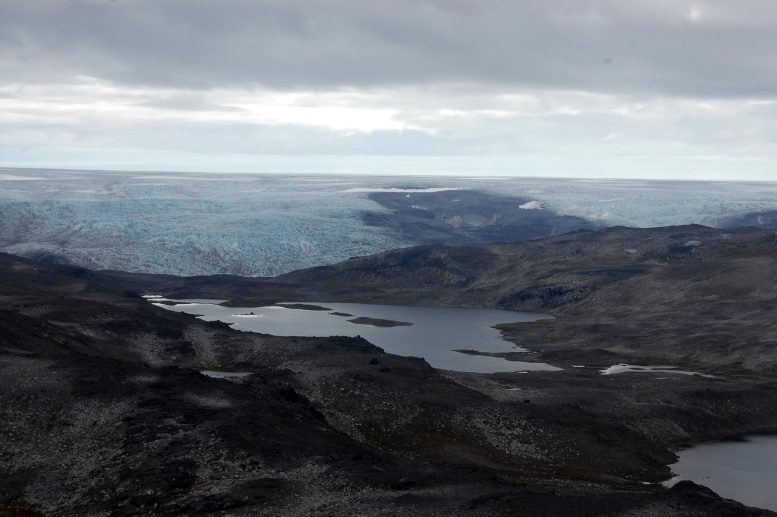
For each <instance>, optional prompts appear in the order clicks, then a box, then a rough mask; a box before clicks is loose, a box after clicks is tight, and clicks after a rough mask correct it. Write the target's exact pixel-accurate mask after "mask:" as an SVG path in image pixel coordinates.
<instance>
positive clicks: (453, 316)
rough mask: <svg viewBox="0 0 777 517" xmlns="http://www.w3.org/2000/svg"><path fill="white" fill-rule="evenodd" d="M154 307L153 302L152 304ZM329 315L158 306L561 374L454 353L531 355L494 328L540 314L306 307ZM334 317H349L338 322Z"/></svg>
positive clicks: (471, 362) (461, 363) (497, 368)
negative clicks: (372, 321)
mask: <svg viewBox="0 0 777 517" xmlns="http://www.w3.org/2000/svg"><path fill="white" fill-rule="evenodd" d="M150 301H155V300H150ZM305 303H306V304H315V305H320V306H323V307H326V308H328V309H329V310H326V311H312V310H302V309H290V308H286V307H280V306H277V305H275V306H266V307H224V306H222V305H217V304H209V303H182V304H176V305H159V306H160V307H163V308H165V309H169V310H173V311H179V312H186V313H189V314H196V315H199V316H200V317H201V318H202V319H204V320H207V321H212V320H219V321H223V322H225V323H233V325H232V328H234V329H236V330H242V331H249V332H261V333H264V334H272V335H275V336H357V335H358V336H362V337H363V338H365V339H367V340H368V341H370V342H371V343H374V344H375V345H377V346H379V347H381V348H383V349H384V350H385V351H386V352H389V353H392V354H397V355H402V356H414V357H423V358H424V359H426V361H427V362H428V363H429V364H430V365H432V366H433V367H435V368H441V369H445V370H457V371H467V372H479V373H494V372H512V371H529V370H558V368H556V367H554V366H551V365H549V364H546V363H534V362H528V361H508V360H506V359H503V358H501V357H490V356H483V355H470V354H464V353H461V352H456V351H455V350H462V349H463V350H476V351H479V352H486V353H504V352H528V351H526V350H525V349H521V348H519V347H517V346H515V345H514V344H512V343H510V342H508V341H505V340H503V339H502V338H501V333H500V332H499V331H498V330H496V329H495V328H493V326H494V325H497V324H499V323H512V322H527V323H528V322H532V321H537V320H542V319H550V318H551V317H550V316H547V315H544V314H537V313H527V312H514V311H499V310H491V309H450V308H437V307H412V306H403V305H371V304H359V303H326V302H305ZM334 312H338V313H343V314H348V315H349V316H339V315H336V314H332V313H334ZM357 317H365V318H376V319H382V320H391V321H398V322H406V323H411V324H412V325H403V326H395V327H376V326H372V325H361V324H355V323H352V322H350V321H349V320H352V319H354V318H357Z"/></svg>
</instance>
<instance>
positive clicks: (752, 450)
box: [665, 436, 777, 511]
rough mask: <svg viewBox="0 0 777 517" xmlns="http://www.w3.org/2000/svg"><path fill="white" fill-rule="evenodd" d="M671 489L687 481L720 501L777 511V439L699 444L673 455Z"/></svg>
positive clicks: (754, 438)
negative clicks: (676, 484)
mask: <svg viewBox="0 0 777 517" xmlns="http://www.w3.org/2000/svg"><path fill="white" fill-rule="evenodd" d="M677 455H678V456H679V461H678V462H677V463H675V464H674V465H672V466H671V467H672V472H673V473H674V475H675V476H676V477H674V478H672V479H671V480H669V481H667V482H666V483H665V484H666V485H667V486H671V485H673V484H675V483H677V482H678V481H681V480H683V479H688V480H690V481H693V482H694V483H698V484H700V485H704V486H706V487H709V488H711V489H712V490H714V491H715V492H717V493H718V495H720V496H721V497H725V498H727V499H734V500H736V501H739V502H741V503H742V504H746V505H748V506H755V507H756V508H765V509H768V510H773V511H777V490H775V487H777V436H745V437H742V438H739V439H736V440H725V441H720V442H710V443H703V444H699V445H694V446H693V447H690V448H688V449H684V450H681V451H679V452H678V453H677Z"/></svg>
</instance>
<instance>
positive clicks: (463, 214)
mask: <svg viewBox="0 0 777 517" xmlns="http://www.w3.org/2000/svg"><path fill="white" fill-rule="evenodd" d="M369 197H370V199H371V200H373V201H375V202H377V203H379V204H380V205H381V206H382V207H384V208H386V209H387V211H383V212H374V211H365V212H364V213H363V214H362V220H363V221H364V224H365V225H367V226H379V227H383V228H388V229H390V230H391V231H393V232H395V233H397V234H398V236H399V237H400V238H402V239H403V240H405V241H406V242H412V243H416V244H430V245H440V244H442V245H449V246H463V245H471V244H487V243H494V242H521V241H528V240H532V239H541V238H543V237H550V236H552V235H559V234H562V233H568V232H571V231H573V230H584V229H586V230H591V229H594V228H596V227H597V225H596V224H594V223H592V222H591V221H587V220H585V219H583V218H581V217H574V216H569V215H559V214H557V213H555V212H554V211H552V210H548V209H546V208H545V207H544V206H543V204H542V203H541V202H540V201H537V200H533V199H532V198H529V197H513V196H500V195H495V194H491V193H487V192H479V191H476V190H444V191H442V192H412V193H405V192H374V193H372V194H370V196H369Z"/></svg>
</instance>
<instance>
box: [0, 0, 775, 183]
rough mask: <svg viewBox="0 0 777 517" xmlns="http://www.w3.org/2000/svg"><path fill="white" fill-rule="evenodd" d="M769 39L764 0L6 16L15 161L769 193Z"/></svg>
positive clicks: (0, 58)
mask: <svg viewBox="0 0 777 517" xmlns="http://www.w3.org/2000/svg"><path fill="white" fill-rule="evenodd" d="M774 20H777V3H775V2H772V1H770V0H748V1H738V2H730V1H713V0H708V1H701V0H700V1H685V0H649V1H647V0H646V1H638V0H635V1H630V2H622V1H617V0H598V1H597V0H553V1H548V2H536V1H516V0H484V1H479V2H472V1H469V0H427V1H423V2H419V1H417V0H392V1H391V2H380V1H370V0H368V1H364V0H326V1H321V0H298V1H281V0H275V1H271V0H251V1H249V0H220V1H215V0H154V1H151V0H114V1H107V0H106V1H102V0H36V1H35V2H30V1H29V0H4V1H2V2H0V153H2V154H0V156H5V162H6V164H7V165H14V164H17V165H35V164H41V165H47V166H56V165H57V163H56V162H57V161H58V160H59V161H60V162H61V163H63V164H64V165H67V164H71V165H72V164H77V165H78V166H101V165H102V166H105V165H116V166H119V167H122V166H126V167H132V166H133V165H134V166H138V167H141V168H152V169H153V168H171V167H172V168H197V167H195V165H196V163H195V162H198V161H201V160H202V158H203V157H207V159H206V162H207V163H208V164H209V167H210V168H213V167H216V168H219V167H218V164H219V163H220V162H219V157H221V159H222V163H225V164H233V165H232V168H236V166H235V164H239V167H237V168H241V169H246V170H267V169H268V167H269V165H268V164H270V163H272V164H275V163H277V160H276V159H273V160H270V159H268V158H267V157H269V156H276V157H277V156H286V157H289V158H288V160H293V157H304V156H308V157H310V156H322V155H325V156H329V157H334V156H341V157H343V160H344V163H345V162H348V163H358V160H357V161H356V162H355V161H354V159H355V158H354V157H359V156H383V157H392V156H395V157H399V156H402V157H415V158H416V161H415V162H414V163H416V165H414V166H413V167H412V168H413V171H414V172H421V173H423V172H425V171H424V170H423V167H424V163H428V160H427V161H425V159H427V158H429V159H432V161H435V160H436V161H437V162H439V163H442V164H444V163H445V162H444V160H443V159H444V158H445V157H458V158H457V159H459V160H461V159H463V160H464V161H465V162H467V163H469V162H470V161H474V160H476V159H477V157H488V160H486V162H488V163H492V164H494V165H493V167H495V168H498V169H503V170H506V171H512V172H516V173H522V174H532V173H537V172H542V171H538V170H537V169H538V168H539V169H543V170H544V169H548V168H549V167H547V166H545V167H543V166H542V165H543V164H554V165H553V166H552V167H550V168H551V169H553V170H554V171H556V170H557V171H558V174H562V175H563V174H567V175H575V174H577V173H578V172H577V171H579V170H585V171H587V172H586V174H597V173H600V174H605V175H633V174H635V171H640V172H639V173H640V174H642V175H645V174H652V173H651V172H650V170H649V165H650V164H651V163H652V164H653V166H654V170H655V173H654V174H655V175H659V176H660V175H662V174H663V175H665V176H666V175H669V176H672V175H676V174H678V173H684V174H685V175H692V176H703V175H704V174H705V171H709V173H710V175H711V176H712V175H714V176H716V177H718V176H721V175H723V176H727V175H728V176H730V177H732V178H736V177H743V176H748V177H750V176H754V177H759V178H762V179H764V175H768V174H769V171H770V170H774V169H773V168H774V166H775V164H777V143H776V140H777V124H776V123H775V122H773V121H774V120H776V119H775V117H774V115H775V108H776V107H777V59H774V56H775V55H777V30H775V28H774ZM130 152H134V153H135V154H136V155H137V154H141V155H142V156H143V157H145V159H138V160H137V161H133V162H132V163H130V162H128V161H127V160H126V158H123V157H125V156H126V155H127V153H130ZM171 157H172V158H171ZM543 159H544V160H545V161H543ZM332 160H333V159H329V160H324V161H325V162H326V163H330V164H331V163H336V161H332ZM440 160H443V161H440ZM582 160H588V161H589V162H587V163H586V164H585V165H582V166H581V161H582ZM454 162H455V160H451V161H450V163H451V164H452V165H451V167H452V168H456V167H457V165H455V163H454ZM593 162H595V163H597V164H598V166H594V165H593V164H592V163H593ZM637 162H640V163H637ZM289 163H291V162H289ZM297 163H299V164H300V167H302V166H305V167H308V166H310V163H311V160H310V159H304V160H302V159H300V160H299V161H298V162H297ZM364 163H365V164H366V163H367V162H366V161H365V162H364ZM484 163H485V162H484ZM629 163H632V164H634V165H633V169H632V170H629ZM155 164H156V165H157V166H158V167H155ZM538 164H539V165H538ZM273 166H275V165H273ZM387 167H388V168H390V165H388V166H387ZM646 167H647V169H646ZM225 168H227V167H225ZM313 168H315V167H313ZM442 168H443V169H444V165H443V166H442ZM591 171H593V172H591ZM597 171H599V172H597ZM311 172H313V171H311ZM544 173H549V172H547V171H545V172H544ZM713 173H714V174H713ZM765 179H770V178H765ZM774 179H777V177H775V178H774Z"/></svg>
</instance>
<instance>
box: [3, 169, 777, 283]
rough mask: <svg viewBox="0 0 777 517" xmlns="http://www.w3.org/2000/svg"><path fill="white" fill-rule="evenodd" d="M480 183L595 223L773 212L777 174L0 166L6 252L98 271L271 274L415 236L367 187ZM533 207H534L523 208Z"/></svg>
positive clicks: (446, 187) (443, 187)
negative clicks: (726, 177) (604, 176)
mask: <svg viewBox="0 0 777 517" xmlns="http://www.w3.org/2000/svg"><path fill="white" fill-rule="evenodd" d="M403 189H404V190H406V191H407V192H408V194H407V195H412V193H413V192H435V191H437V192H446V191H451V190H453V189H458V190H478V191H482V192H488V193H492V194H498V195H502V196H506V195H508V196H516V197H520V198H529V199H531V200H532V202H534V201H536V203H535V204H534V205H532V206H541V207H542V209H543V210H549V211H554V212H556V213H558V214H561V215H570V216H577V217H580V218H583V219H585V220H587V221H591V222H594V223H597V224H600V225H607V226H612V225H625V226H639V227H648V226H667V225H675V224H689V223H699V224H705V225H710V226H715V225H716V224H717V223H718V222H720V221H723V220H730V219H731V218H732V217H735V216H738V215H741V214H745V213H757V212H761V211H769V210H774V209H777V184H774V183H744V182H743V183H736V182H692V181H686V182H679V181H678V182H667V181H642V180H587V179H548V178H496V177H493V178H488V177H440V176H426V177H408V176H393V177H392V176H352V175H351V176H349V175H303V174H298V175H287V174H205V173H185V172H182V173H170V172H165V173H149V172H115V171H72V170H71V171H62V170H50V169H11V168H0V250H2V251H5V252H8V253H14V254H17V255H22V256H27V257H32V258H35V259H38V260H43V261H52V262H60V261H61V262H67V263H72V264H77V265H81V266H84V267H89V268H93V269H116V270H125V271H135V272H149V273H167V274H176V275H186V276H190V275H209V274H237V275H246V276H274V275H278V274H282V273H286V272H288V271H292V270H295V269H301V268H306V267H311V266H318V265H325V264H331V263H335V262H339V261H342V260H346V259H348V258H349V257H352V256H360V255H367V254H371V253H377V252H381V251H385V250H388V249H394V248H399V247H405V246H412V245H415V244H417V242H414V241H413V240H412V239H408V238H406V236H403V235H402V234H398V233H396V232H392V231H391V229H390V228H383V227H377V226H365V225H364V224H363V221H362V214H364V213H365V212H371V213H380V212H386V213H388V212H390V211H389V210H388V209H386V208H385V207H383V206H381V205H380V204H378V203H376V202H375V201H373V200H371V199H370V196H369V194H370V193H371V192H398V191H403ZM524 211H526V210H524Z"/></svg>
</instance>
